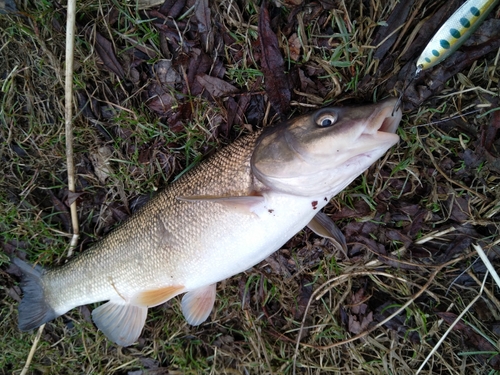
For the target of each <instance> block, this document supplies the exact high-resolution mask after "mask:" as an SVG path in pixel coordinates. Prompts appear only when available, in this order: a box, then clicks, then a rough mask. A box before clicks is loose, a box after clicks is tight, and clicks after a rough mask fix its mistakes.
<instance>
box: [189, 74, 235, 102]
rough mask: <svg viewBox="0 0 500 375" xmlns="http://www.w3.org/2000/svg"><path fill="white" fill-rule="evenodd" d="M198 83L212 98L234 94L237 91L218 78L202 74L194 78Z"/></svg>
mask: <svg viewBox="0 0 500 375" xmlns="http://www.w3.org/2000/svg"><path fill="white" fill-rule="evenodd" d="M196 80H197V81H198V83H199V84H200V85H201V86H202V87H203V88H204V89H205V90H206V91H207V92H209V93H210V95H212V96H213V97H214V98H218V97H221V96H228V95H230V94H236V93H237V92H238V91H239V90H238V89H237V88H236V87H234V86H233V85H231V84H230V83H229V82H226V81H224V80H222V79H220V78H217V77H212V76H209V75H208V74H202V75H198V76H196Z"/></svg>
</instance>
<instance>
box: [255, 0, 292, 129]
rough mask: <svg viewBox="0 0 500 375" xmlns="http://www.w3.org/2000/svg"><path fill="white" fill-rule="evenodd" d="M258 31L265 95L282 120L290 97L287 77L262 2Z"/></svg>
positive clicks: (286, 111) (276, 39) (267, 12)
mask: <svg viewBox="0 0 500 375" xmlns="http://www.w3.org/2000/svg"><path fill="white" fill-rule="evenodd" d="M258 29H259V42H260V49H261V62H262V70H263V73H264V79H265V80H264V83H265V85H266V93H267V95H268V97H269V101H270V102H271V105H272V106H273V108H274V110H275V111H276V112H277V113H278V114H279V115H280V117H281V118H282V120H284V119H285V118H286V114H287V113H288V111H289V109H290V99H291V97H292V95H291V92H290V87H289V84H288V76H287V75H286V74H285V62H284V60H283V57H282V55H281V51H280V49H279V44H278V37H277V36H276V34H275V33H274V32H273V30H272V29H271V21H270V17H269V11H268V9H267V1H263V2H262V6H261V7H260V14H259V27H258Z"/></svg>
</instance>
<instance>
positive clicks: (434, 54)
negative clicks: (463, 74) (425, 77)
mask: <svg viewBox="0 0 500 375" xmlns="http://www.w3.org/2000/svg"><path fill="white" fill-rule="evenodd" d="M498 1H499V0H468V1H466V2H465V3H463V4H462V5H461V6H460V7H459V8H458V9H457V10H456V11H455V13H453V14H452V15H451V17H450V18H449V19H448V20H447V21H446V22H445V23H444V24H443V25H442V26H441V27H440V28H439V30H438V31H437V32H436V34H435V35H434V37H433V38H432V39H431V40H430V42H429V43H428V44H427V46H426V47H425V48H424V50H423V51H422V54H421V55H420V56H419V58H418V59H417V63H416V65H417V73H416V74H417V75H418V73H420V71H422V70H425V69H429V68H432V67H433V66H435V65H437V64H439V63H440V62H441V61H443V60H444V59H446V58H447V57H449V56H450V55H451V54H452V53H453V52H455V51H456V50H457V49H458V48H459V47H460V46H461V45H462V44H463V43H464V42H465V41H466V40H467V39H468V38H469V37H470V36H471V35H472V34H473V33H474V31H475V30H476V29H477V28H478V27H479V25H481V23H482V22H483V20H484V19H485V18H486V16H487V15H488V14H489V13H490V12H491V10H492V9H493V8H494V7H495V6H496V5H497V4H498Z"/></svg>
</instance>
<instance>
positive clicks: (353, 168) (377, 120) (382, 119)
mask: <svg viewBox="0 0 500 375" xmlns="http://www.w3.org/2000/svg"><path fill="white" fill-rule="evenodd" d="M395 105H396V99H388V100H385V101H382V102H380V103H377V104H370V105H365V106H357V107H326V108H322V109H319V110H317V111H315V112H313V113H311V114H308V115H303V116H299V117H296V118H294V119H291V120H288V121H285V122H282V123H280V124H278V125H277V126H274V127H271V128H269V129H266V130H265V131H264V132H263V133H262V135H261V136H260V137H259V139H258V141H257V144H256V147H255V150H254V152H253V154H252V159H251V167H252V172H253V174H254V176H255V177H256V178H257V179H258V180H259V181H260V182H262V183H263V184H264V185H265V186H266V188H268V189H270V190H273V191H279V192H282V193H287V194H293V195H300V196H317V195H325V196H333V195H335V194H337V193H339V192H340V191H341V190H343V189H344V188H345V187H346V186H347V185H348V184H349V183H350V182H351V181H352V180H354V179H355V178H356V177H357V176H359V175H360V174H361V173H362V172H363V171H365V170H366V169H367V168H368V167H370V166H371V165H372V164H373V163H374V162H375V161H376V160H377V159H379V158H380V157H381V156H382V155H383V154H384V153H385V152H386V151H387V150H388V149H389V148H390V147H392V146H393V145H395V144H396V143H397V142H398V140H399V136H398V135H397V134H395V133H396V130H397V127H398V125H399V122H400V120H401V117H402V114H401V110H400V109H398V110H395Z"/></svg>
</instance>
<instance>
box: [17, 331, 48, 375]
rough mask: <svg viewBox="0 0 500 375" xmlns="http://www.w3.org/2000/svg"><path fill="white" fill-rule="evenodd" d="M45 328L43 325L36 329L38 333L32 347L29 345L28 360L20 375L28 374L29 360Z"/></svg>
mask: <svg viewBox="0 0 500 375" xmlns="http://www.w3.org/2000/svg"><path fill="white" fill-rule="evenodd" d="M44 328H45V324H42V325H41V326H40V327H39V328H38V332H37V333H36V336H35V340H34V341H33V345H31V349H30V352H29V354H28V358H27V359H26V363H25V364H24V367H23V370H22V371H21V374H20V375H26V374H27V373H28V370H29V368H30V364H31V360H32V359H33V356H34V355H35V351H36V347H37V345H38V341H40V337H42V332H43V329H44Z"/></svg>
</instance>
